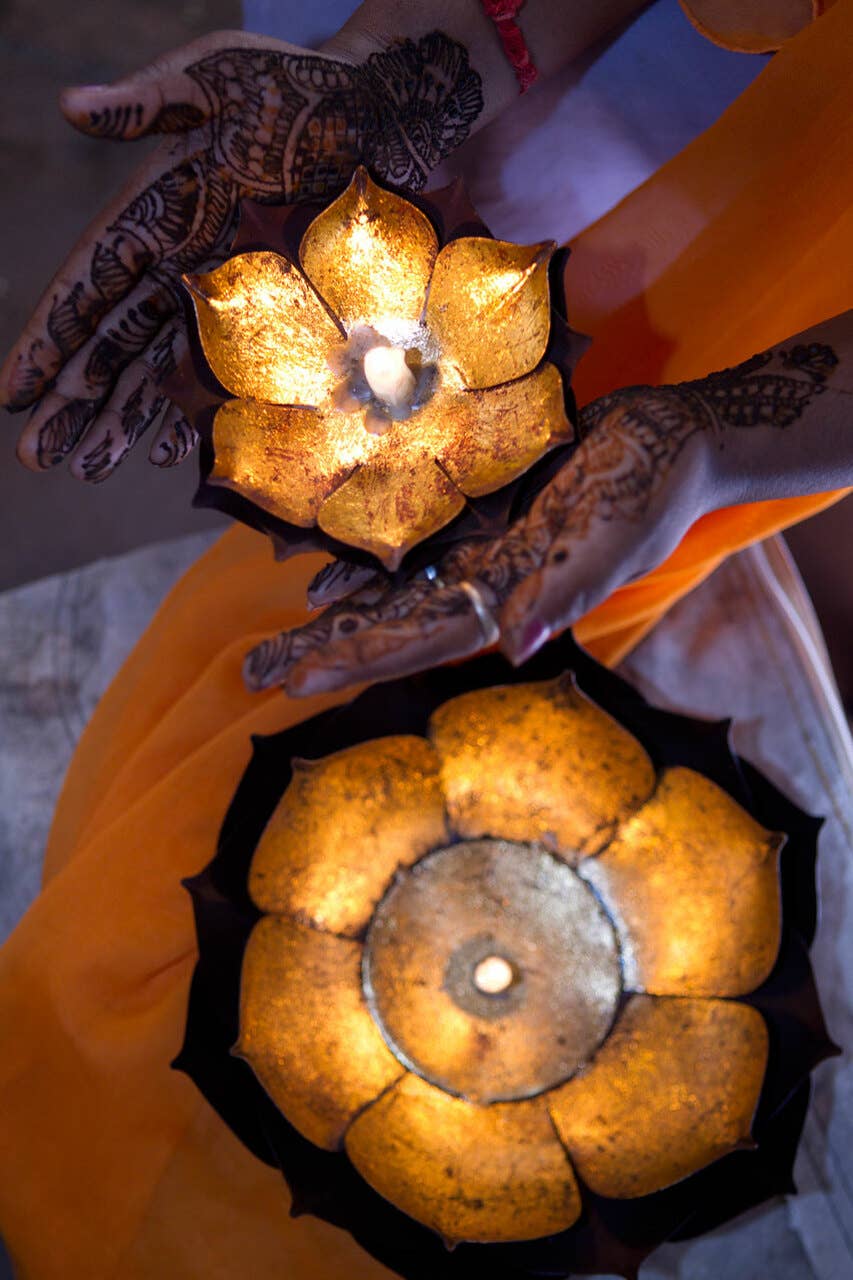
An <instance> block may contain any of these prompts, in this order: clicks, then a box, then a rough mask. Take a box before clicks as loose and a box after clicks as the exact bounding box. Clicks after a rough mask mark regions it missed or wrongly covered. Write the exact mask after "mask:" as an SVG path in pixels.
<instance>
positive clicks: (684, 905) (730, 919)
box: [581, 768, 782, 996]
mask: <svg viewBox="0 0 853 1280" xmlns="http://www.w3.org/2000/svg"><path fill="white" fill-rule="evenodd" d="M781 845H782V837H780V836H778V835H775V834H774V833H772V832H769V831H765V829H764V828H763V827H761V826H759V825H758V823H757V822H755V821H754V820H753V819H752V818H751V817H750V816H749V814H748V813H746V812H745V811H744V810H743V809H742V808H741V807H740V805H738V804H736V803H735V801H734V800H732V799H731V797H730V796H728V795H726V793H725V792H724V791H722V790H721V789H720V788H719V787H718V786H716V785H715V784H714V783H713V782H709V780H708V779H707V778H703V777H702V776H701V774H698V773H694V772H693V771H692V770H691V769H683V768H679V769H670V770H668V771H667V772H666V773H665V774H664V776H663V778H662V779H661V782H660V784H659V786H658V789H657V791H656V792H655V794H654V796H653V797H652V799H651V800H649V802H648V803H647V804H645V805H644V806H643V808H642V809H640V811H639V812H638V813H635V814H634V815H633V817H631V818H629V819H628V821H627V822H625V824H624V825H623V826H622V827H621V828H620V830H619V832H618V833H617V836H616V838H615V840H614V841H613V843H612V844H611V845H610V846H609V847H608V848H607V849H606V850H605V851H604V853H602V854H601V856H600V857H598V858H595V859H591V860H589V861H587V862H585V863H584V865H583V868H582V871H581V874H582V875H583V876H584V878H585V879H587V880H589V881H590V882H591V883H592V884H593V885H594V886H595V888H596V889H597V890H598V892H599V894H600V895H601V897H602V899H603V901H604V903H605V905H606V906H607V908H608V910H609V911H610V914H611V915H612V916H613V918H614V919H615V920H616V921H617V923H618V925H619V929H620V933H621V934H622V937H623V960H624V964H625V983H626V986H627V987H628V988H629V989H633V990H635V991H648V992H652V993H653V994H656V995H685V996H686V995H695V996H701V995H718V996H737V995H745V994H746V993H747V992H749V991H754V990H755V988H756V987H758V986H759V985H760V984H761V983H762V982H763V981H764V979H765V978H766V977H767V975H768V974H769V972H770V970H771V969H772V968H773V965H774V963H775V960H776V955H777V953H778V950H779V941H780V937H781V902H780V891H779V875H778V859H779V850H780V848H781Z"/></svg>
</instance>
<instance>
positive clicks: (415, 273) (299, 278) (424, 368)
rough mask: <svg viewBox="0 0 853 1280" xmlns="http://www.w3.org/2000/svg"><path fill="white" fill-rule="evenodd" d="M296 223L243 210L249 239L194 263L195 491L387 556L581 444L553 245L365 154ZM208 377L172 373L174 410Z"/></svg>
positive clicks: (259, 518) (276, 529) (293, 539)
mask: <svg viewBox="0 0 853 1280" xmlns="http://www.w3.org/2000/svg"><path fill="white" fill-rule="evenodd" d="M448 215H450V216H448ZM298 218H299V211H296V216H295V217H294V210H293V209H292V208H291V209H285V210H282V209H277V210H263V209H261V208H260V207H259V206H248V207H247V210H245V211H244V220H243V226H242V229H241V233H240V234H238V238H237V241H236V244H235V248H236V249H241V247H243V246H245V245H247V244H249V245H252V246H254V247H252V248H248V249H244V251H239V252H234V253H233V256H231V257H230V258H229V259H228V260H227V261H226V262H224V263H223V264H222V266H220V267H218V268H217V269H216V270H215V271H211V272H209V273H208V274H206V275H196V276H187V277H185V284H186V285H187V287H188V289H189V290H190V293H191V296H192V302H193V306H194V310H195V317H196V322H197V336H198V340H199V342H200V347H201V353H200V354H201V357H202V358H203V359H202V363H203V364H204V365H206V366H207V371H208V373H212V374H213V375H215V378H216V379H217V381H218V385H219V391H220V394H219V395H218V396H216V395H214V396H213V397H212V398H208V397H205V396H204V395H202V396H201V398H200V399H199V397H198V394H197V388H196V393H195V395H194V394H192V392H191V394H190V395H189V400H190V401H191V403H190V404H189V406H188V407H189V409H190V411H191V412H192V411H193V410H195V411H198V409H199V405H201V406H203V407H204V408H205V409H206V410H207V411H208V412H207V414H206V415H205V414H202V415H201V418H202V426H204V423H205V422H207V428H206V431H207V437H208V447H207V450H206V457H205V460H204V464H203V465H204V471H205V481H204V484H203V486H202V493H201V495H200V499H199V500H200V501H207V502H212V503H214V504H218V505H222V504H223V500H222V491H223V490H224V491H226V493H227V495H229V496H230V498H231V499H233V498H235V497H236V498H237V499H238V500H239V501H238V503H237V505H236V506H235V505H234V503H233V501H232V502H231V503H230V504H229V498H228V497H226V498H225V499H224V505H225V506H226V507H227V509H228V510H230V511H232V512H233V513H235V514H237V515H241V514H242V515H244V516H246V515H247V514H248V518H249V519H250V520H251V521H252V522H253V523H255V524H257V525H259V527H262V528H266V529H268V530H269V531H271V532H273V533H275V534H276V535H277V539H278V542H279V544H284V545H286V546H290V547H293V546H298V547H299V548H300V549H302V548H304V547H305V546H306V545H311V541H310V539H309V540H308V542H306V537H305V533H304V531H309V530H312V531H315V536H314V544H315V545H324V546H329V547H332V548H334V549H336V550H338V551H340V550H342V549H344V550H345V552H346V553H348V554H352V553H353V552H355V554H356V555H359V554H361V555H364V556H368V557H372V558H374V559H375V560H378V561H380V562H381V564H382V565H383V566H384V567H385V568H386V569H388V570H396V569H397V568H398V567H399V565H400V563H401V561H402V559H403V557H404V556H405V555H406V553H407V552H409V551H410V550H411V549H412V548H413V547H415V546H416V545H417V544H419V543H422V542H423V541H424V540H426V539H429V538H430V537H431V536H433V535H434V534H436V533H437V532H438V531H439V530H442V529H444V528H446V527H447V526H448V525H450V524H451V523H452V522H454V521H456V520H458V518H459V517H460V516H461V515H462V514H463V513H464V512H466V511H468V512H470V510H471V509H472V504H476V503H477V501H478V500H479V499H482V498H484V497H485V496H486V495H489V494H492V493H494V492H496V491H497V490H501V489H503V488H504V487H505V486H507V485H508V484H511V483H512V482H513V481H516V480H518V478H519V477H521V476H522V475H524V473H526V472H527V471H528V470H529V469H530V468H531V467H532V466H533V465H534V464H535V463H536V462H537V461H538V460H539V459H540V458H541V457H542V456H543V454H545V453H546V452H547V451H548V450H550V449H551V448H553V447H554V446H555V445H558V444H566V443H568V442H570V441H571V440H572V439H573V435H574V431H573V427H572V424H571V422H570V419H569V416H568V412H567V409H568V410H571V409H572V401H571V398H570V393H569V390H568V386H569V380H570V377H571V370H572V367H573V364H574V362H575V361H576V359H577V358H578V357H579V355H580V353H581V351H582V349H583V345H584V342H583V340H581V339H580V338H579V336H578V335H575V334H572V333H571V331H570V330H569V329H568V326H566V325H565V323H564V322H563V321H562V319H561V317H560V316H559V315H558V314H557V313H556V312H554V311H553V310H552V305H551V290H550V284H549V263H550V261H551V257H552V254H553V252H554V250H555V248H556V246H555V244H554V243H553V242H550V241H549V242H547V243H543V244H537V245H532V246H521V245H515V244H510V243H508V242H506V241H502V240H495V239H493V238H491V236H489V234H488V233H487V232H486V229H485V228H484V227H483V226H482V224H481V223H479V222H478V220H477V219H476V215H475V214H474V212H473V210H472V209H471V208H470V206H468V205H467V203H466V202H465V199H464V197H463V196H461V194H460V192H459V189H458V188H452V189H449V190H448V191H446V192H439V193H436V196H435V197H434V198H433V199H432V200H429V199H427V200H426V201H424V200H421V201H420V207H418V206H417V205H416V204H414V203H413V202H412V201H411V200H409V199H406V198H404V197H403V196H401V195H398V194H395V193H394V192H391V191H388V190H385V189H384V188H382V187H380V186H378V185H377V184H376V183H375V182H373V180H372V179H371V178H370V176H369V174H368V173H367V170H366V169H364V168H359V169H358V170H357V171H356V173H355V175H354V176H353V178H352V181H351V182H350V185H349V186H348V187H347V189H346V190H345V191H344V192H343V193H342V194H341V195H340V196H339V197H338V198H337V199H336V200H334V201H333V202H332V203H331V204H330V205H329V206H328V207H326V208H324V209H322V210H321V211H320V212H319V213H317V214H316V216H314V217H313V218H312V220H311V222H310V223H309V225H308V226H307V227H306V228H305V229H304V231H301V235H300V237H299V239H298V243H297V242H295V241H294V238H293V234H292V233H293V230H294V226H295V225H296V224H297V222H298ZM466 229H468V230H474V231H476V232H477V234H458V233H459V232H461V231H465V230H466ZM288 233H289V234H288ZM441 239H443V240H444V243H443V244H442V243H441ZM291 241H293V242H291ZM258 245H263V246H267V247H260V248H259V247H257V246H258ZM198 354H199V353H197V356H198ZM197 364H198V361H197ZM200 377H203V373H202V374H198V369H197V367H196V372H195V373H194V372H193V371H192V370H185V371H184V374H183V377H182V378H179V379H178V380H177V383H176V385H175V386H173V387H172V388H171V390H172V392H173V394H175V397H176V398H177V399H178V400H179V402H181V403H184V405H185V407H187V405H186V397H187V387H188V386H190V385H191V384H192V383H193V381H196V382H198V380H199V378H200ZM228 397H230V398H228ZM211 417H212V425H211V424H210V419H211ZM217 491H219V492H218V494H217ZM294 531H303V532H302V534H301V536H299V534H298V533H297V536H294Z"/></svg>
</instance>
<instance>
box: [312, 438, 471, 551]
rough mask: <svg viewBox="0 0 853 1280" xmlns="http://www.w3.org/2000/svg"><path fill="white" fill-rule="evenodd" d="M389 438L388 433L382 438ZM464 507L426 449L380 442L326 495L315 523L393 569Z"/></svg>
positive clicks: (451, 483) (454, 489)
mask: <svg viewBox="0 0 853 1280" xmlns="http://www.w3.org/2000/svg"><path fill="white" fill-rule="evenodd" d="M407 425H408V424H407V423H396V424H395V426H396V427H398V428H399V427H405V426H407ZM391 438H392V432H389V433H388V435H387V436H383V437H382V440H383V443H386V445H387V443H388V442H389V441H390V440H391ZM464 506H465V499H464V497H463V495H462V494H461V493H460V491H459V490H458V489H457V488H456V486H455V485H454V484H453V482H452V481H451V480H449V479H448V477H447V476H446V475H445V474H444V472H443V471H442V470H441V468H440V467H439V466H438V464H437V462H436V460H435V457H434V455H433V454H432V453H430V452H429V451H427V450H415V449H411V448H410V449H407V450H405V452H404V451H402V450H401V451H400V452H396V451H395V450H394V449H393V448H391V447H385V448H383V449H382V451H381V452H379V453H377V455H376V457H375V458H374V459H373V460H372V461H371V462H368V463H367V464H366V465H365V466H363V467H359V469H358V470H357V471H354V472H353V474H352V475H351V476H350V477H349V479H348V480H345V481H344V483H343V484H342V485H341V487H340V488H339V489H336V490H335V492H334V493H333V494H332V495H331V497H329V498H327V499H326V501H325V502H324V503H323V505H322V507H321V508H320V514H319V516H318V518H317V523H318V524H319V526H320V528H321V529H323V530H324V531H325V532H326V533H328V534H329V535H330V536H331V537H333V538H338V539H339V540H340V541H341V542H346V543H347V544H348V545H349V546H351V547H360V548H361V549H362V550H363V551H369V552H371V553H372V554H373V555H375V556H376V557H377V559H379V560H381V561H382V563H383V564H384V565H385V568H386V569H389V570H391V571H393V570H394V569H396V568H397V567H398V566H399V564H400V561H401V560H402V559H403V556H404V555H405V554H406V552H407V551H408V550H409V549H410V548H411V547H414V546H416V545H417V544H418V543H419V542H422V541H423V540H424V538H428V537H429V536H430V534H433V533H435V532H436V531H437V530H438V529H442V528H444V526H445V525H446V524H449V523H450V521H451V520H452V519H453V518H454V516H457V515H458V514H459V512H460V511H461V510H462V508H463V507H464Z"/></svg>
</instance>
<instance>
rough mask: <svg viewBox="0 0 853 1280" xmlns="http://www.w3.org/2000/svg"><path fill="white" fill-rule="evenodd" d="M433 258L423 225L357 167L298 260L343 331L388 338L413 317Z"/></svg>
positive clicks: (308, 235) (430, 236)
mask: <svg viewBox="0 0 853 1280" xmlns="http://www.w3.org/2000/svg"><path fill="white" fill-rule="evenodd" d="M437 253H438V239H437V237H436V234H435V231H434V230H433V228H432V225H431V223H430V221H429V219H428V218H427V217H425V216H424V214H422V213H421V211H420V210H419V209H416V208H415V206H414V205H413V204H410V203H409V201H408V200H404V199H403V198H402V196H398V195H394V194H393V193H392V192H391V191H385V190H383V189H382V188H381V187H377V186H376V184H375V183H374V182H372V181H371V179H370V177H369V175H368V173H367V170H366V169H364V168H359V169H357V170H356V172H355V174H354V175H353V178H352V181H351V182H350V184H349V186H348V187H347V189H346V191H344V192H343V193H342V194H341V195H340V196H338V198H337V200H335V201H333V203H332V204H330V205H329V207H328V208H327V209H324V210H323V212H322V213H321V214H319V215H318V216H317V217H316V218H315V219H314V221H313V222H312V223H311V225H310V227H309V228H308V230H307V231H306V232H305V235H304V236H303V238H302V244H301V245H300V248H299V260H300V262H301V263H302V266H303V268H304V270H305V272H306V273H307V275H308V276H309V277H310V279H311V281H312V283H313V284H314V286H315V287H316V289H317V290H318V291H319V292H320V293H321V294H322V296H323V297H324V298H325V299H326V301H327V302H328V304H329V306H331V307H332V308H333V309H334V310H335V312H336V313H337V314H338V315H339V316H340V317H341V319H342V320H343V322H344V324H345V325H346V327H347V329H351V328H352V327H353V326H354V325H356V324H367V325H371V326H373V327H374V328H376V329H378V330H379V331H380V332H382V333H385V334H386V335H387V336H388V337H396V336H397V334H398V331H399V326H400V324H401V322H402V323H404V324H405V325H406V326H407V327H408V326H411V325H413V324H415V323H416V322H417V321H418V320H419V318H420V315H421V312H422V310H423V305H424V299H425V297H426V291H427V285H428V284H429V278H430V275H431V274H432V268H433V263H434V262H435V257H436V254H437Z"/></svg>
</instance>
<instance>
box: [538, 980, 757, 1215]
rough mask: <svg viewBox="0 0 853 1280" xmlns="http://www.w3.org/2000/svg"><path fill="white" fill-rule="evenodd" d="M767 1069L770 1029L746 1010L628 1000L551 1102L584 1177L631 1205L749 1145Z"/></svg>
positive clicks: (721, 1004)
mask: <svg viewBox="0 0 853 1280" xmlns="http://www.w3.org/2000/svg"><path fill="white" fill-rule="evenodd" d="M766 1065H767V1029H766V1027H765V1025H764V1020H763V1018H762V1017H761V1014H760V1013H758V1012H757V1011H756V1010H755V1009H752V1008H750V1007H749V1005H744V1004H734V1003H731V1002H729V1001H726V1000H689V999H688V1000H671V999H659V998H656V997H654V996H633V997H632V998H631V999H630V1000H629V1002H628V1004H627V1005H626V1006H625V1009H624V1010H623V1013H622V1016H621V1018H620V1019H619V1021H618V1022H617V1024H616V1027H615V1028H614V1030H613V1033H612V1034H611V1036H610V1038H609V1039H608V1040H607V1041H605V1043H604V1045H603V1046H602V1047H601V1049H600V1050H599V1052H598V1054H597V1055H596V1057H595V1059H594V1060H593V1062H592V1064H591V1065H590V1066H589V1067H588V1068H587V1069H586V1070H585V1071H583V1072H581V1073H580V1074H579V1075H577V1076H576V1077H575V1078H574V1079H573V1080H570V1081H569V1082H568V1084H565V1085H562V1086H561V1087H560V1088H559V1089H555V1090H554V1091H553V1092H552V1093H550V1094H549V1095H548V1105H549V1108H550V1112H551V1116H552V1119H553V1121H554V1124H555V1126H556V1128H557V1132H558V1133H559V1135H560V1138H561V1139H562V1141H563V1142H564V1143H565V1146H566V1149H567V1150H568V1152H569V1155H570V1156H571V1158H572V1161H573V1162H574V1165H575V1168H576V1169H577V1171H578V1173H579V1174H580V1176H581V1178H582V1180H583V1181H584V1182H585V1183H586V1184H587V1185H588V1186H589V1187H590V1188H591V1189H592V1190H593V1191H594V1192H596V1193H597V1194H598V1195H602V1196H612V1197H613V1198H614V1199H629V1198H632V1197H634V1196H645V1195H650V1194H651V1193H652V1192H654V1191H660V1190H661V1189H662V1188H664V1187H668V1186H670V1185H671V1184H672V1183H673V1182H678V1181H679V1180H680V1179H681V1178H685V1177H687V1175H688V1174H691V1173H695V1172H696V1171H697V1170H699V1169H703V1168H704V1167H705V1166H706V1165H708V1164H710V1163H711V1162H712V1161H713V1160H717V1159H719V1158H720V1157H721V1156H723V1155H726V1154H727V1153H728V1152H729V1151H732V1150H733V1149H735V1148H736V1147H738V1146H739V1145H741V1144H742V1143H744V1142H746V1141H748V1139H749V1133H750V1126H751V1124H752V1118H753V1115H754V1113H755V1108H756V1105H757V1103H758V1097H759V1094H760V1093H761V1088H762V1084H763V1082H764V1072H765V1068H766Z"/></svg>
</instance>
